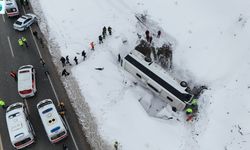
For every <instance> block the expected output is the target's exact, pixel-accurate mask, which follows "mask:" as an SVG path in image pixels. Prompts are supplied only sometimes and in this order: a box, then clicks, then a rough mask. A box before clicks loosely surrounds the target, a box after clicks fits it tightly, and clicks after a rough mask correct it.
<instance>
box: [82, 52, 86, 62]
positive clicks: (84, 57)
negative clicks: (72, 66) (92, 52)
mask: <svg viewBox="0 0 250 150" xmlns="http://www.w3.org/2000/svg"><path fill="white" fill-rule="evenodd" d="M82 57H83V60H85V59H86V52H85V50H83V51H82Z"/></svg>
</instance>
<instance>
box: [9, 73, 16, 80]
mask: <svg viewBox="0 0 250 150" xmlns="http://www.w3.org/2000/svg"><path fill="white" fill-rule="evenodd" d="M10 76H11V77H13V78H14V79H15V81H17V75H16V73H15V72H14V71H11V72H10Z"/></svg>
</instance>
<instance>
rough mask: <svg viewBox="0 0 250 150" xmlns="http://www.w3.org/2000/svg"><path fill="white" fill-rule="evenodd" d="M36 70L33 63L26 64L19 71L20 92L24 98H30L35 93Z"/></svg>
mask: <svg viewBox="0 0 250 150" xmlns="http://www.w3.org/2000/svg"><path fill="white" fill-rule="evenodd" d="M35 75H36V72H35V69H34V68H33V66H32V65H24V66H21V67H20V68H19V69H18V72H17V88H18V94H19V95H20V96H21V97H22V98H28V97H32V96H34V95H35V93H36V91H37V89H36V76H35Z"/></svg>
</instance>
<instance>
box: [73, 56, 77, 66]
mask: <svg viewBox="0 0 250 150" xmlns="http://www.w3.org/2000/svg"><path fill="white" fill-rule="evenodd" d="M74 61H75V63H76V65H77V64H78V59H77V57H75V58H74Z"/></svg>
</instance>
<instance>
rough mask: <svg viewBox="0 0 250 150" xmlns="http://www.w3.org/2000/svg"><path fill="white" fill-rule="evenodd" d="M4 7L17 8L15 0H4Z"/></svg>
mask: <svg viewBox="0 0 250 150" xmlns="http://www.w3.org/2000/svg"><path fill="white" fill-rule="evenodd" d="M5 4H6V5H5V8H6V9H8V8H13V7H15V8H17V4H16V1H15V0H6V3H5Z"/></svg>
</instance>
